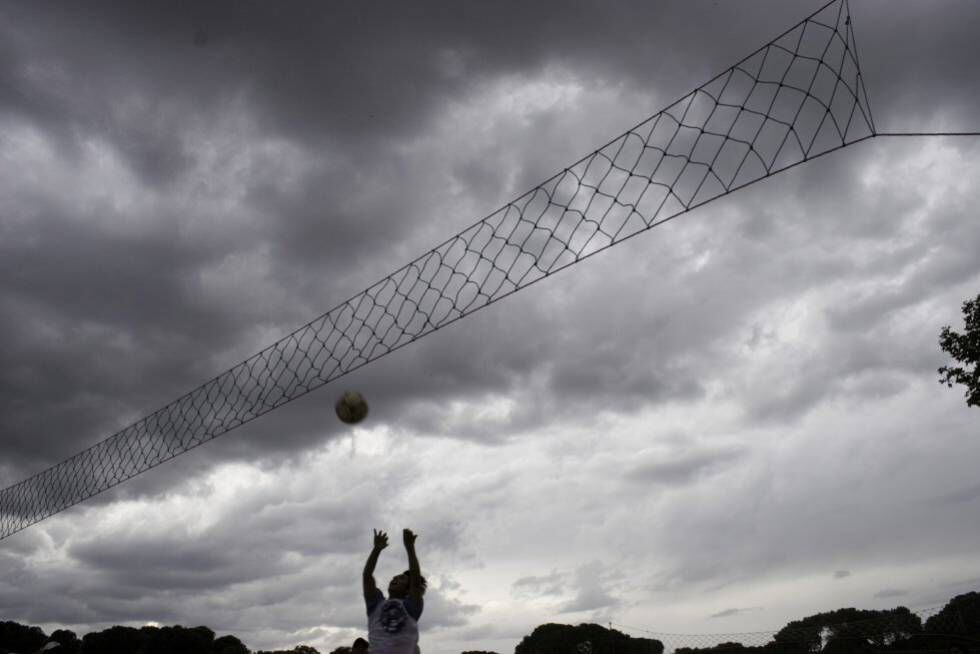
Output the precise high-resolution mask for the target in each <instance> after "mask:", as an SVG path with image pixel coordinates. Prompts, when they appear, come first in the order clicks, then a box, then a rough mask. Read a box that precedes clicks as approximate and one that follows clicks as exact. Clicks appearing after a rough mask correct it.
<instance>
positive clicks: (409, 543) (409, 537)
mask: <svg viewBox="0 0 980 654" xmlns="http://www.w3.org/2000/svg"><path fill="white" fill-rule="evenodd" d="M418 537H419V535H418V534H416V533H415V532H413V531H412V530H411V529H406V530H404V531H403V532H402V539H403V540H404V541H405V547H406V548H407V549H411V548H413V547H415V539H416V538H418Z"/></svg>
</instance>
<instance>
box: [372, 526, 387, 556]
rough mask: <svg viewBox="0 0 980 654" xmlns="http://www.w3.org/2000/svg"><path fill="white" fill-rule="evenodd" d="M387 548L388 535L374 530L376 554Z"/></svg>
mask: <svg viewBox="0 0 980 654" xmlns="http://www.w3.org/2000/svg"><path fill="white" fill-rule="evenodd" d="M386 547H388V534H386V533H385V532H383V531H379V530H377V529H375V530H374V549H375V550H376V551H378V552H380V551H381V550H383V549H384V548H386Z"/></svg>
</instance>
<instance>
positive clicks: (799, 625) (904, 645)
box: [0, 592, 980, 654]
mask: <svg viewBox="0 0 980 654" xmlns="http://www.w3.org/2000/svg"><path fill="white" fill-rule="evenodd" d="M423 645H424V643H423ZM38 652H48V653H50V654H320V652H319V651H318V650H316V649H315V648H313V647H310V646H309V645H298V646H296V647H294V648H293V649H291V650H277V651H274V652H268V651H257V652H252V651H251V650H249V649H248V648H247V647H246V646H245V645H244V644H243V643H242V641H240V640H239V639H238V638H237V637H235V636H232V635H226V636H220V637H216V635H215V633H214V632H213V631H212V630H211V629H208V628H207V627H181V626H173V627H140V628H135V627H119V626H117V627H110V628H109V629H105V630H103V631H99V632H92V633H88V634H85V636H83V637H82V638H78V636H76V635H75V633H74V632H72V631H69V630H67V629H59V630H57V631H55V632H53V633H51V634H50V635H49V634H45V633H44V631H42V630H41V628H40V627H32V626H25V625H21V624H18V623H16V622H0V654H35V653H38ZM346 652H349V647H348V646H346V645H344V646H340V647H337V648H335V649H334V650H332V651H331V652H330V654H345V653H346ZM663 652H664V644H663V643H662V642H661V641H660V640H657V639H653V638H635V637H631V636H629V635H627V634H624V633H621V632H619V631H617V630H615V629H606V628H605V627H602V626H600V625H597V624H580V625H575V626H572V625H562V624H545V625H541V626H539V627H537V628H536V629H535V630H534V631H533V632H532V633H531V634H530V635H528V636H525V637H524V639H523V640H521V642H520V643H519V644H518V645H517V647H516V648H515V650H514V654H663ZM814 652H821V653H822V654H899V653H902V654H916V653H926V652H929V653H932V654H937V653H940V652H941V653H942V654H980V593H977V592H971V593H966V594H964V595H958V596H956V597H954V598H953V599H951V600H950V601H949V602H948V603H947V604H946V605H945V606H944V607H943V609H942V610H941V611H939V612H938V613H936V614H935V615H933V616H930V617H929V618H927V619H926V620H925V622H923V621H922V619H921V618H920V617H919V616H918V615H916V614H914V613H912V612H911V611H909V610H908V609H907V608H905V607H898V608H894V609H888V610H880V611H878V610H861V609H853V608H847V609H838V610H836V611H827V612H824V613H818V614H816V615H811V616H809V617H806V618H803V619H801V620H794V621H792V622H790V623H789V624H787V625H786V626H785V627H783V628H782V629H780V630H779V631H778V632H776V634H775V635H774V636H773V637H772V639H771V640H770V641H769V642H767V643H765V644H752V643H750V644H743V643H740V642H734V641H733V642H725V643H721V644H719V645H714V646H711V647H679V648H677V649H676V650H675V654H813V653H814ZM463 654H495V653H493V652H464V653H463Z"/></svg>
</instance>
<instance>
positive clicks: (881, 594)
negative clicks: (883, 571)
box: [875, 588, 909, 599]
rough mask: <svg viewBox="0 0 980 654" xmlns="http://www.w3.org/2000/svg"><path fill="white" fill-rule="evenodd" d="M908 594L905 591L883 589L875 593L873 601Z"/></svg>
mask: <svg viewBox="0 0 980 654" xmlns="http://www.w3.org/2000/svg"><path fill="white" fill-rule="evenodd" d="M908 594H909V592H908V591H907V590H901V589H899V588H885V589H883V590H879V591H878V592H877V593H875V599H886V598H889V597H904V596H905V595H908Z"/></svg>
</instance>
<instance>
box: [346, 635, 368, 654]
mask: <svg viewBox="0 0 980 654" xmlns="http://www.w3.org/2000/svg"><path fill="white" fill-rule="evenodd" d="M350 651H351V654H367V651H368V642H367V641H366V640H364V639H363V638H358V639H357V640H355V641H354V644H353V645H351V648H350Z"/></svg>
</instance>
